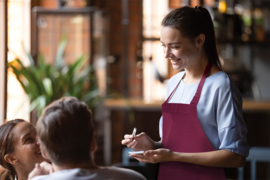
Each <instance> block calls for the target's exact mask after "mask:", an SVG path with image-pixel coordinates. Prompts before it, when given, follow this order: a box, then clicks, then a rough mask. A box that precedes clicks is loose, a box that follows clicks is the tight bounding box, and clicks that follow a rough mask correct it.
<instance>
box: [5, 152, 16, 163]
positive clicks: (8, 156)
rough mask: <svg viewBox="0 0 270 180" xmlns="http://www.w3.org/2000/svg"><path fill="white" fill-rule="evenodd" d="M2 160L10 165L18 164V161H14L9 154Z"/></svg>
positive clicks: (14, 158) (13, 157)
mask: <svg viewBox="0 0 270 180" xmlns="http://www.w3.org/2000/svg"><path fill="white" fill-rule="evenodd" d="M4 160H5V161H6V162H7V163H9V164H12V165H15V164H18V160H17V159H16V157H15V156H13V155H11V154H6V155H5V157H4Z"/></svg>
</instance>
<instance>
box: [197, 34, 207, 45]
mask: <svg viewBox="0 0 270 180" xmlns="http://www.w3.org/2000/svg"><path fill="white" fill-rule="evenodd" d="M195 42H196V46H197V47H203V44H204V42H205V35H204V34H199V35H198V36H197V37H196V39H195Z"/></svg>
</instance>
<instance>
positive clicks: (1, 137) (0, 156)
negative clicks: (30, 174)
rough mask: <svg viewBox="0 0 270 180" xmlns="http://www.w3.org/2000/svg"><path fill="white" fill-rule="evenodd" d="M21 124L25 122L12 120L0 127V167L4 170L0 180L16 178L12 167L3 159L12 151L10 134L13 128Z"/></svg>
mask: <svg viewBox="0 0 270 180" xmlns="http://www.w3.org/2000/svg"><path fill="white" fill-rule="evenodd" d="M21 122H25V121H24V120H22V119H14V120H11V121H8V122H6V123H5V124H3V125H2V126H0V165H1V166H3V167H4V168H5V170H4V171H3V172H2V173H1V174H0V179H1V180H13V179H15V177H16V176H17V173H16V171H15V169H14V167H13V166H12V165H11V164H9V163H8V162H6V161H5V159H4V157H5V155H6V154H10V153H12V152H13V151H14V146H13V141H14V139H13V136H12V133H11V132H12V130H13V128H14V127H15V126H16V125H17V124H19V123H21Z"/></svg>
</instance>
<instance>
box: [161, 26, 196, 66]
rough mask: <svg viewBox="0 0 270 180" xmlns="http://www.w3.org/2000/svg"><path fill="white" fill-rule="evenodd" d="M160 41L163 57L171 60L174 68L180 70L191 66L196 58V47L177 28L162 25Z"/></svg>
mask: <svg viewBox="0 0 270 180" xmlns="http://www.w3.org/2000/svg"><path fill="white" fill-rule="evenodd" d="M160 42H161V44H162V47H163V52H164V55H165V58H169V59H170V60H171V63H172V66H173V68H174V69H176V70H182V69H185V68H188V67H190V66H192V64H193V63H195V62H196V60H197V59H198V49H197V46H196V44H195V42H192V41H191V40H190V39H188V38H186V37H183V36H182V35H181V32H180V31H179V30H178V29H174V28H171V27H168V26H165V27H164V26H163V27H162V29H161V35H160Z"/></svg>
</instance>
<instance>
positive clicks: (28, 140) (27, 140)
mask: <svg viewBox="0 0 270 180" xmlns="http://www.w3.org/2000/svg"><path fill="white" fill-rule="evenodd" d="M32 140H33V139H32V138H31V137H29V138H27V139H26V140H25V142H31V141H32Z"/></svg>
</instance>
